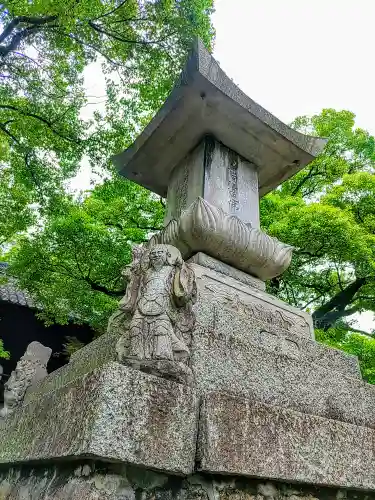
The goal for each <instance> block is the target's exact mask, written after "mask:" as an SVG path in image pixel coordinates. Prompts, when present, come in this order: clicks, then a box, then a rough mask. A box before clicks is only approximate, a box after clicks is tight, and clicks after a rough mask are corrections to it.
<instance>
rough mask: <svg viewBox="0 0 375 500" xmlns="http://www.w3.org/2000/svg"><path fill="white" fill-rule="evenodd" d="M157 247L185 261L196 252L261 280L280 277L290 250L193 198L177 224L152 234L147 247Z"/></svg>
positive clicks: (201, 199)
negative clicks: (167, 247)
mask: <svg viewBox="0 0 375 500" xmlns="http://www.w3.org/2000/svg"><path fill="white" fill-rule="evenodd" d="M158 244H166V245H173V246H175V247H176V248H178V249H179V250H180V252H181V254H182V257H183V259H185V260H186V259H188V258H189V257H191V256H192V255H194V254H195V253H197V252H204V253H207V254H208V255H211V256H212V257H214V258H216V259H219V260H220V261H223V262H225V263H226V264H229V265H231V266H233V267H235V268H236V269H240V270H241V271H244V272H245V273H248V274H251V275H253V276H257V277H258V278H260V279H261V280H268V279H271V278H273V277H275V276H278V275H279V274H281V273H283V272H284V271H285V270H286V269H287V268H288V267H289V264H290V261H291V258H292V250H293V247H291V246H290V245H286V244H284V243H281V242H280V241H278V240H277V239H276V238H272V237H271V236H269V235H268V234H266V233H264V232H263V231H261V230H260V229H258V228H257V227H252V226H251V225H250V224H246V223H245V222H243V221H242V220H241V219H239V218H238V217H236V216H234V215H230V214H228V213H226V212H224V211H223V210H222V209H221V208H217V207H215V206H213V205H211V204H210V203H208V202H207V201H206V200H204V199H203V198H197V199H196V200H195V202H194V203H193V204H192V205H190V206H189V208H188V209H187V210H185V211H184V212H183V213H182V215H181V217H180V218H179V219H178V220H175V219H173V220H171V221H170V222H169V224H168V225H167V227H165V228H164V229H163V230H162V231H160V232H159V233H156V234H155V235H154V236H153V237H152V238H151V239H150V241H149V242H148V247H149V248H152V247H153V246H154V245H158Z"/></svg>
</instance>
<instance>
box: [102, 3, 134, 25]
mask: <svg viewBox="0 0 375 500" xmlns="http://www.w3.org/2000/svg"><path fill="white" fill-rule="evenodd" d="M127 1H128V0H123V1H122V2H121V3H120V4H119V5H118V6H117V7H115V8H114V9H112V10H110V11H109V12H106V13H105V14H102V15H101V16H99V17H97V18H96V19H95V21H97V20H98V19H103V17H108V16H110V15H111V14H114V13H115V12H116V11H117V10H119V9H121V7H123V6H124V5H125V4H126V2H127Z"/></svg>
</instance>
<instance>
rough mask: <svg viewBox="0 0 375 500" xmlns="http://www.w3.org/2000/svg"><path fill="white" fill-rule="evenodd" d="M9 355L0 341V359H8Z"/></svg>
mask: <svg viewBox="0 0 375 500" xmlns="http://www.w3.org/2000/svg"><path fill="white" fill-rule="evenodd" d="M9 357H10V354H9V352H8V351H6V350H5V349H4V344H3V341H2V340H1V339H0V359H1V358H3V359H9Z"/></svg>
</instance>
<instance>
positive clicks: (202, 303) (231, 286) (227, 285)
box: [191, 264, 347, 358]
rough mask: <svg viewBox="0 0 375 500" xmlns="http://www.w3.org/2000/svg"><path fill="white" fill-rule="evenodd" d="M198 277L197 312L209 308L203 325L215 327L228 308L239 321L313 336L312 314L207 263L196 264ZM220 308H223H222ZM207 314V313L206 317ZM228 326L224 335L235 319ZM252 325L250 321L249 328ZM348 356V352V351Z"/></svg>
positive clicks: (203, 319)
mask: <svg viewBox="0 0 375 500" xmlns="http://www.w3.org/2000/svg"><path fill="white" fill-rule="evenodd" d="M191 266H192V268H193V269H194V273H195V275H196V278H197V286H198V300H197V303H196V305H195V307H194V310H195V311H196V314H198V313H199V308H200V307H202V308H203V307H204V308H208V309H205V310H204V311H203V309H202V313H201V314H200V321H201V324H202V325H203V326H211V327H213V328H214V327H215V326H216V324H215V321H216V319H217V317H216V316H217V315H216V313H217V312H218V309H219V310H225V311H228V313H232V314H231V318H232V316H233V319H235V318H237V321H236V322H235V325H236V327H237V324H238V323H239V322H240V324H245V323H246V322H247V321H249V322H251V323H257V324H258V325H259V328H260V329H261V330H266V331H275V332H279V331H285V332H289V333H293V334H295V335H297V336H298V337H301V338H306V339H313V338H314V328H313V324H312V318H311V315H310V314H307V313H306V312H304V311H301V310H300V309H297V308H296V307H292V306H290V305H289V304H286V303H285V302H282V301H280V300H278V299H276V298H275V297H273V296H272V295H270V294H268V293H266V292H264V291H262V290H257V289H255V288H254V287H250V286H247V285H245V284H244V283H242V282H240V281H238V280H236V279H233V278H231V277H229V276H224V275H223V274H222V273H218V272H216V271H214V270H212V269H208V268H207V267H203V266H200V265H197V264H192V265H191ZM219 312H220V311H219ZM206 316H207V317H206ZM225 326H226V331H225V332H224V335H229V334H231V333H232V332H233V331H235V329H234V328H233V325H232V324H231V323H228V324H227V325H223V328H224V327H225ZM248 326H249V325H248V324H246V328H247V327H248ZM344 356H345V358H347V356H346V355H344Z"/></svg>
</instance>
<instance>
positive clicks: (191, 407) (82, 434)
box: [0, 363, 197, 474]
mask: <svg viewBox="0 0 375 500" xmlns="http://www.w3.org/2000/svg"><path fill="white" fill-rule="evenodd" d="M196 432H197V398H196V396H195V394H194V391H193V390H192V389H191V388H189V387H187V386H184V385H181V384H177V383H175V382H171V381H169V380H165V379H162V378H158V377H154V376H152V375H147V374H144V373H141V372H139V371H137V370H134V369H131V368H128V367H125V366H122V365H120V364H118V363H109V364H107V365H105V366H103V367H102V368H101V369H98V370H96V371H94V372H92V373H90V374H87V375H85V376H84V377H82V378H80V379H78V380H75V381H74V382H71V383H70V384H68V385H66V386H63V387H61V388H60V389H58V390H56V391H54V392H51V393H47V394H45V395H44V397H42V398H39V399H37V400H35V401H32V402H30V403H29V404H25V405H23V406H21V407H20V408H19V410H18V411H17V412H16V413H14V415H12V416H11V418H7V419H5V420H4V421H3V422H2V426H1V428H0V463H2V464H6V463H8V464H9V463H17V462H29V461H33V462H34V461H44V460H56V459H62V458H64V459H68V458H69V459H78V458H82V457H92V458H97V459H100V460H104V461H121V462H128V463H132V464H135V465H140V466H144V467H148V468H151V469H156V470H163V471H167V472H169V473H171V474H189V473H191V472H192V470H193V467H194V457H195V444H196Z"/></svg>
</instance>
